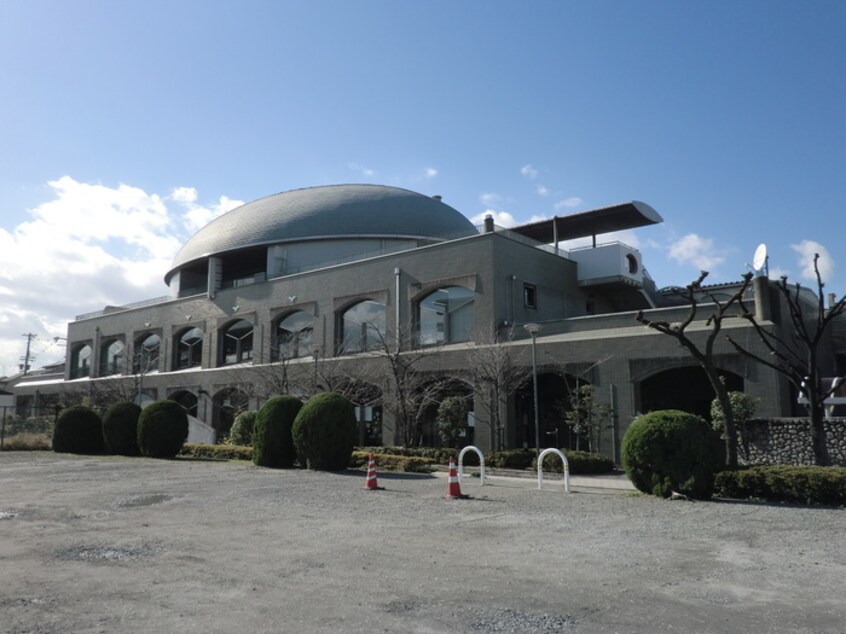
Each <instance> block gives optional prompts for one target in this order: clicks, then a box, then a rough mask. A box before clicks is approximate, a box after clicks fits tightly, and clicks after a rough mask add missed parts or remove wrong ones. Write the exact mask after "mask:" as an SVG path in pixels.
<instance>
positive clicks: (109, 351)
mask: <svg viewBox="0 0 846 634" xmlns="http://www.w3.org/2000/svg"><path fill="white" fill-rule="evenodd" d="M122 371H123V341H121V340H120V339H111V340H106V341H104V342H103V343H102V344H101V346H100V376H109V375H110V374H120V373H121V372H122Z"/></svg>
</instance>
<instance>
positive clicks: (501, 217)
mask: <svg viewBox="0 0 846 634" xmlns="http://www.w3.org/2000/svg"><path fill="white" fill-rule="evenodd" d="M487 215H491V216H493V219H494V224H496V225H499V226H500V227H513V226H514V225H516V224H517V221H516V220H515V219H514V216H512V215H511V214H510V213H508V212H507V211H496V210H495V209H486V210H485V211H483V212H482V213H480V214H476V215H475V216H473V217H472V218H470V222H472V223H473V224H474V225H480V224H482V223H483V222H484V221H485V216H487Z"/></svg>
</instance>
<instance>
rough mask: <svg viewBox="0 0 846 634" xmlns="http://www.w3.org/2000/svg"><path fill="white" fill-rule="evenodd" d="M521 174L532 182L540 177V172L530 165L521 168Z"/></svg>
mask: <svg viewBox="0 0 846 634" xmlns="http://www.w3.org/2000/svg"><path fill="white" fill-rule="evenodd" d="M520 173H521V174H522V175H523V176H525V177H526V178H528V179H529V180H531V181H533V180H535V179H536V178H537V177H538V171H537V170H536V169H535V168H534V167H532V165H531V164H530V163H529V164H526V165H524V166H523V167H521V168H520Z"/></svg>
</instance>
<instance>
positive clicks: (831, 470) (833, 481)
mask: <svg viewBox="0 0 846 634" xmlns="http://www.w3.org/2000/svg"><path fill="white" fill-rule="evenodd" d="M714 488H715V494H716V495H717V496H719V497H727V498H737V499H754V500H766V501H767V502H792V503H795V504H824V505H833V506H843V505H846V467H803V466H786V465H775V466H757V467H748V468H746V469H737V470H734V471H721V472H719V473H718V474H717V475H716V478H715V483H714Z"/></svg>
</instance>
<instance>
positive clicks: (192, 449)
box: [179, 443, 253, 460]
mask: <svg viewBox="0 0 846 634" xmlns="http://www.w3.org/2000/svg"><path fill="white" fill-rule="evenodd" d="M179 455H180V456H189V457H192V458H207V459H210V460H252V458H253V448H252V447H247V446H246V445H227V444H222V445H202V444H195V443H191V444H185V445H182V449H181V450H180V451H179Z"/></svg>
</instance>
